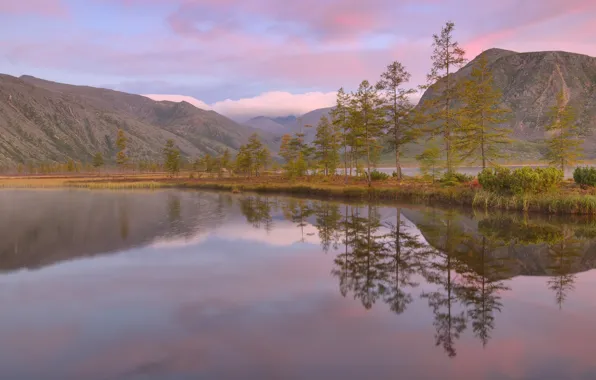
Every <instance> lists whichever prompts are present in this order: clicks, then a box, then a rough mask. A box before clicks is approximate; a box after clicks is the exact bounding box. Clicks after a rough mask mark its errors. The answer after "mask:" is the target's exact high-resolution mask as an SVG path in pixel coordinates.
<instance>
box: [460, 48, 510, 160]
mask: <svg viewBox="0 0 596 380" xmlns="http://www.w3.org/2000/svg"><path fill="white" fill-rule="evenodd" d="M461 90H462V91H461V97H460V101H461V102H462V103H463V107H462V108H461V109H460V110H459V115H458V119H459V123H458V124H459V125H458V128H457V129H458V134H457V139H456V140H455V144H454V146H455V149H456V151H457V152H458V153H459V156H460V158H461V159H467V160H470V161H471V162H477V161H478V160H480V161H481V163H482V168H483V169H484V168H486V166H487V164H488V163H492V162H493V161H494V160H495V159H497V158H500V157H503V153H502V148H503V146H504V145H506V144H508V143H510V141H511V140H510V139H509V135H510V134H511V132H512V131H511V129H510V128H506V127H503V126H502V125H503V124H504V123H505V122H507V115H508V113H509V112H508V110H506V109H504V108H502V107H501V99H502V94H501V91H499V90H498V89H497V88H495V87H494V80H493V74H492V71H491V70H490V68H489V66H488V60H487V59H486V56H484V55H481V56H480V58H478V61H477V62H476V64H475V65H474V67H473V69H472V75H471V77H470V79H469V80H467V81H465V82H464V83H463V84H462V86H461Z"/></svg>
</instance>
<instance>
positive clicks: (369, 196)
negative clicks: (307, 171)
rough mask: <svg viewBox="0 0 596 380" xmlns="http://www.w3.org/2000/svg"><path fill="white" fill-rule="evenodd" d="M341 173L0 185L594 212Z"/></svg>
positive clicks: (571, 204)
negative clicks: (196, 191) (181, 190)
mask: <svg viewBox="0 0 596 380" xmlns="http://www.w3.org/2000/svg"><path fill="white" fill-rule="evenodd" d="M344 181H345V180H344V177H341V176H338V177H334V178H320V177H319V178H317V177H308V178H301V179H297V180H288V179H285V178H282V177H279V176H277V177H276V176H269V177H261V178H238V177H236V178H216V177H211V178H201V179H189V178H182V177H179V178H168V177H164V176H163V175H128V176H124V175H123V176H109V177H97V176H94V177H0V188H60V187H74V188H85V189H106V190H121V189H128V190H131V189H148V190H153V189H160V188H185V189H210V190H223V191H231V192H235V193H238V192H244V191H247V192H259V193H277V194H291V195H302V196H310V197H322V198H327V199H334V198H335V199H351V200H362V201H369V200H392V201H393V200H400V201H414V202H423V203H428V204H446V205H460V206H471V207H474V208H481V209H485V210H491V209H501V210H515V211H526V212H542V213H548V214H589V215H596V191H595V190H594V189H588V190H582V189H580V188H579V187H577V186H575V185H574V184H573V183H572V182H565V183H563V185H562V186H561V187H560V188H559V189H558V191H557V192H553V193H549V194H540V195H533V196H523V197H522V196H500V195H496V194H493V193H489V192H486V191H482V190H475V189H472V188H470V187H469V186H467V185H459V186H453V187H443V186H441V185H440V184H433V183H430V182H427V181H421V180H416V179H410V180H404V181H397V180H394V179H390V180H387V181H381V182H374V183H373V186H372V187H368V185H367V184H366V182H365V181H363V180H360V179H357V178H349V179H348V182H347V183H345V182H344Z"/></svg>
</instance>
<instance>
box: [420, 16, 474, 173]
mask: <svg viewBox="0 0 596 380" xmlns="http://www.w3.org/2000/svg"><path fill="white" fill-rule="evenodd" d="M454 29H455V24H454V23H453V22H450V21H449V22H447V23H446V24H445V26H444V27H443V28H442V29H441V34H440V35H437V34H435V35H433V54H432V56H431V59H432V68H431V71H430V73H429V74H428V75H427V81H428V85H427V86H425V87H426V88H429V87H431V86H433V85H435V84H436V85H437V90H438V91H439V93H438V95H437V96H436V97H435V98H433V99H429V100H427V101H426V102H425V104H423V108H424V109H426V110H427V111H428V112H429V118H430V120H429V121H430V122H431V123H432V124H434V125H435V128H433V130H432V134H433V135H440V136H442V138H443V143H444V151H445V157H446V161H447V162H446V167H447V172H448V173H453V171H454V169H455V157H454V154H453V153H454V152H453V138H454V135H453V132H454V129H455V125H456V123H455V114H454V112H453V111H454V110H453V103H454V101H455V100H457V99H456V98H457V95H456V85H455V83H454V81H453V78H451V77H450V74H452V73H453V72H454V71H455V70H456V69H458V68H460V67H461V66H463V65H464V64H465V63H466V58H465V57H464V55H465V51H464V49H463V48H462V47H461V46H460V45H459V43H458V42H456V41H454V39H453V30H454Z"/></svg>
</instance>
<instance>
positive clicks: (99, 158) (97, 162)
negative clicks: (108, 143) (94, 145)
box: [93, 152, 104, 173]
mask: <svg viewBox="0 0 596 380" xmlns="http://www.w3.org/2000/svg"><path fill="white" fill-rule="evenodd" d="M103 164H104V162H103V155H102V154H101V152H97V153H95V155H94V156H93V167H94V168H96V169H97V172H98V173H99V172H100V170H101V167H102V166H103Z"/></svg>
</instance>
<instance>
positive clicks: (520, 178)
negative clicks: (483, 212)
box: [478, 167, 563, 195]
mask: <svg viewBox="0 0 596 380" xmlns="http://www.w3.org/2000/svg"><path fill="white" fill-rule="evenodd" d="M562 180H563V172H562V171H561V170H559V169H556V168H550V167H549V168H530V167H523V168H519V169H515V170H510V169H507V168H501V167H498V168H489V169H484V170H483V171H482V172H480V174H478V182H480V185H481V186H482V188H483V189H485V190H488V191H490V192H493V193H498V194H505V195H511V194H513V195H524V194H537V193H542V192H548V191H550V190H552V189H553V188H554V187H556V186H557V185H558V184H559V183H560V182H561V181H562Z"/></svg>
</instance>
